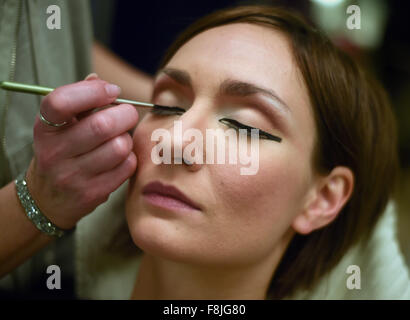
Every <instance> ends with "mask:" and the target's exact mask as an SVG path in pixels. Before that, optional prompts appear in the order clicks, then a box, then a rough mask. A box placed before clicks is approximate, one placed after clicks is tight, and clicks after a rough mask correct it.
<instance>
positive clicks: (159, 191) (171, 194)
mask: <svg viewBox="0 0 410 320" xmlns="http://www.w3.org/2000/svg"><path fill="white" fill-rule="evenodd" d="M142 194H143V195H144V196H159V197H161V196H162V197H166V198H168V199H169V198H172V199H174V200H175V199H176V200H178V201H180V202H182V203H181V206H183V204H185V206H187V207H191V209H192V210H201V208H200V206H199V205H198V204H197V203H196V202H194V201H193V200H192V199H190V198H189V197H188V196H186V195H185V194H184V193H183V192H182V191H180V190H179V189H178V188H177V187H174V186H172V185H165V184H163V183H161V182H159V181H153V182H150V183H148V184H146V185H145V186H144V187H143V189H142ZM169 200H171V199H169ZM150 202H158V201H156V200H154V201H150ZM154 204H156V205H159V206H165V207H169V205H168V204H167V203H165V204H164V202H162V201H161V202H160V203H159V204H158V203H154ZM171 207H174V205H171ZM171 209H172V208H171Z"/></svg>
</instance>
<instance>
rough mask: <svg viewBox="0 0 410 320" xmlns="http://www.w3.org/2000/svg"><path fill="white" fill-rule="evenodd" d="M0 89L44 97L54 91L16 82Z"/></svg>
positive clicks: (3, 84) (143, 104)
mask: <svg viewBox="0 0 410 320" xmlns="http://www.w3.org/2000/svg"><path fill="white" fill-rule="evenodd" d="M0 88H2V89H4V90H10V91H16V92H24V93H32V94H39V95H42V96H45V95H47V94H49V93H50V92H52V91H53V90H54V88H47V87H42V86H35V85H32V84H24V83H18V82H10V81H1V82H0ZM112 103H114V104H121V103H128V104H132V105H133V106H137V107H151V108H152V107H154V104H152V103H147V102H140V101H134V100H128V99H116V100H115V101H114V102H112Z"/></svg>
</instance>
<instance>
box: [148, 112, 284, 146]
mask: <svg viewBox="0 0 410 320" xmlns="http://www.w3.org/2000/svg"><path fill="white" fill-rule="evenodd" d="M184 112H185V109H182V108H179V107H168V106H159V105H155V107H154V108H152V109H151V113H153V114H157V115H181V114H183V113H184ZM219 122H221V123H223V124H225V125H227V126H229V127H231V128H233V129H235V130H239V129H246V132H247V134H248V135H251V129H256V130H258V131H259V138H260V139H267V140H274V141H277V142H281V141H282V138H279V137H277V136H274V135H272V134H270V133H267V132H265V131H262V130H260V129H258V128H254V127H250V126H247V125H245V124H242V123H240V122H238V121H236V120H233V119H228V118H222V119H219Z"/></svg>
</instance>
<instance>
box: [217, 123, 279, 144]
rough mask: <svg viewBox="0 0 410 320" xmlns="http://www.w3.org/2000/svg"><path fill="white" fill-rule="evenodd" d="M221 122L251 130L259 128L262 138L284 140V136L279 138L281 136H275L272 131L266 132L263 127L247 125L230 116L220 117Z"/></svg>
mask: <svg viewBox="0 0 410 320" xmlns="http://www.w3.org/2000/svg"><path fill="white" fill-rule="evenodd" d="M219 122H222V123H223V124H226V125H228V126H229V125H232V124H233V125H234V126H236V127H237V128H240V129H246V130H249V131H250V130H251V129H256V130H259V137H260V138H262V139H269V140H274V141H277V142H281V141H282V138H279V137H277V136H274V135H272V134H270V133H267V132H265V131H263V130H261V129H257V128H253V127H250V126H247V125H245V124H242V123H240V122H238V121H236V120H233V119H228V118H222V119H219Z"/></svg>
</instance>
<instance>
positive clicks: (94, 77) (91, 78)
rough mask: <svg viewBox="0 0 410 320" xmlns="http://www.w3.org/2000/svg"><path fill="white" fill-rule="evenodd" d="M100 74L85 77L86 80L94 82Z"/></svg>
mask: <svg viewBox="0 0 410 320" xmlns="http://www.w3.org/2000/svg"><path fill="white" fill-rule="evenodd" d="M98 78H99V77H98V74H96V73H95V72H93V73H90V74H89V75H88V76H86V77H85V79H84V80H94V79H98Z"/></svg>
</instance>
